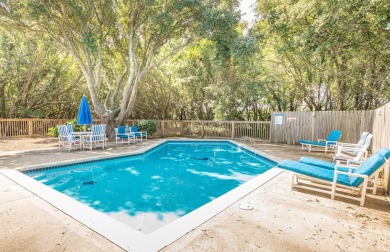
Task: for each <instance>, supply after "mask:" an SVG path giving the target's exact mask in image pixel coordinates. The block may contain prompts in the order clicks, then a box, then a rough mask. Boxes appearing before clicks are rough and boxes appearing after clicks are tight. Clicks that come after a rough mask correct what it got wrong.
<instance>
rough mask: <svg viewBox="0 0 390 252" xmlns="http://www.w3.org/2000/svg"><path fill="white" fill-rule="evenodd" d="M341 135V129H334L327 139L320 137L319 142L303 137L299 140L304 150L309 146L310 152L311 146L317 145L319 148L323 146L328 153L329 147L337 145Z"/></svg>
mask: <svg viewBox="0 0 390 252" xmlns="http://www.w3.org/2000/svg"><path fill="white" fill-rule="evenodd" d="M341 135H342V134H341V131H340V130H332V132H330V134H329V136H328V138H327V139H318V140H317V142H315V141H310V140H302V139H301V140H299V142H300V143H301V144H302V150H303V149H304V147H307V148H308V149H309V152H310V151H311V147H312V146H315V147H318V148H323V149H324V150H325V153H326V152H327V151H328V148H329V147H335V146H336V145H337V142H338V141H339V139H340V138H341Z"/></svg>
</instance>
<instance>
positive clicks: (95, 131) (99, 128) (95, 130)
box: [83, 124, 106, 150]
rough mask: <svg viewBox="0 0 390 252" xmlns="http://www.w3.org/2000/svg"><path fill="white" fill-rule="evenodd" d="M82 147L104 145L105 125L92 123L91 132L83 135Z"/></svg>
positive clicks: (90, 147)
mask: <svg viewBox="0 0 390 252" xmlns="http://www.w3.org/2000/svg"><path fill="white" fill-rule="evenodd" d="M83 137H84V141H83V144H84V148H89V149H91V150H92V148H94V147H102V148H103V149H104V146H105V145H106V125H105V124H99V125H92V127H91V134H89V135H84V136H83Z"/></svg>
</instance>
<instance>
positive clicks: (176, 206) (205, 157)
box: [0, 140, 280, 251]
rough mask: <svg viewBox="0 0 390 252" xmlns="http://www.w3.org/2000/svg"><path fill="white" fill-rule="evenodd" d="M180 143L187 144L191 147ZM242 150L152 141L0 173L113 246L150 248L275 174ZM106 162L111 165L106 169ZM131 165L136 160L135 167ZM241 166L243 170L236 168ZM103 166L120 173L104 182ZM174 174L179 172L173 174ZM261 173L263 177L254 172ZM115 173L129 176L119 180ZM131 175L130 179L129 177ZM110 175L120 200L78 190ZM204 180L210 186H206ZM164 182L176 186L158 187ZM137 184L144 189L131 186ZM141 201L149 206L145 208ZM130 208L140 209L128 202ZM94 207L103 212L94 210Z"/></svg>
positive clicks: (97, 185) (268, 163)
mask: <svg viewBox="0 0 390 252" xmlns="http://www.w3.org/2000/svg"><path fill="white" fill-rule="evenodd" d="M221 146H223V147H226V148H222V147H221ZM183 148H184V151H183ZM187 148H191V151H189V149H187ZM249 149H250V151H249V150H247V149H246V148H243V147H241V146H240V144H236V143H235V142H233V141H215V140H214V141H180V140H175V141H166V140H165V141H164V140H163V141H161V140H160V141H158V142H157V143H155V144H151V145H150V146H148V147H146V148H141V149H139V150H137V151H136V152H133V153H132V155H126V156H123V155H121V156H114V155H113V157H111V158H100V160H87V159H85V160H83V162H80V161H78V162H74V161H70V162H68V164H56V165H55V166H53V165H50V166H48V165H40V166H35V167H24V168H23V170H24V174H22V173H19V172H17V171H14V170H5V171H4V170H3V171H0V172H1V173H3V174H4V175H6V176H7V177H9V178H10V179H12V180H14V181H15V182H17V183H18V184H20V185H22V186H23V187H25V188H26V189H28V190H30V191H31V192H33V193H34V194H36V195H38V196H39V197H41V198H42V199H44V200H46V201H47V202H49V203H50V204H52V205H54V206H56V207H57V208H58V209H60V210H62V211H63V212H65V213H67V214H68V215H70V216H72V217H73V218H75V219H76V220H78V221H80V222H81V223H83V224H85V225H86V226H88V227H90V228H91V229H93V230H95V231H96V232H98V233H100V234H101V235H103V236H104V237H106V238H107V239H109V240H111V241H112V242H114V243H116V244H117V245H119V246H120V247H122V248H124V249H129V250H133V249H134V250H147V251H155V250H159V249H161V248H162V247H164V246H166V245H168V244H169V243H171V242H173V241H175V240H176V239H178V238H179V237H180V236H182V235H184V234H185V233H187V232H189V231H191V230H192V229H193V228H195V227H196V226H198V225H200V224H201V223H203V222H205V221H206V220H208V219H210V218H211V217H213V216H214V215H216V214H218V213H219V212H220V211H222V210H224V209H225V208H226V207H228V206H229V205H231V204H233V203H234V202H236V201H237V200H239V199H240V198H242V197H244V196H245V195H246V194H248V193H249V192H251V191H253V190H254V189H256V188H257V187H259V186H261V185H262V184H264V183H265V182H267V181H268V180H270V179H271V178H273V177H274V176H276V175H277V174H279V173H280V170H277V169H270V170H269V168H270V167H272V166H273V165H274V164H275V162H273V161H272V160H270V159H267V158H264V157H263V156H262V155H263V153H261V152H259V151H258V150H256V149H253V148H250V147H249ZM233 156H234V157H233ZM125 160H127V161H125ZM165 161H169V162H167V163H166V162H165ZM75 163H76V164H75ZM106 163H111V165H108V166H106V165H105V164H106ZM126 163H127V164H126ZM136 164H144V165H143V166H142V165H141V166H139V167H136ZM167 164H169V165H167ZM172 164H173V165H172ZM221 165H230V168H227V169H226V168H225V169H223V168H222V166H221ZM245 166H247V168H248V169H247V170H245V169H244V168H243V167H245ZM107 170H113V171H115V172H116V173H117V174H120V175H119V177H117V178H116V179H112V178H111V179H109V176H108V174H107V173H109V172H108V171H107ZM174 171H178V172H179V173H178V174H174V173H173V172H174ZM115 172H114V173H115ZM263 172H264V174H262V175H260V176H257V175H258V174H261V173H263ZM25 174H28V175H29V176H33V177H35V178H37V179H38V180H41V181H42V182H44V183H47V184H48V185H49V186H52V188H51V187H50V188H49V187H48V186H45V185H43V184H41V183H40V182H37V181H36V180H34V179H32V178H31V177H28V176H26V175H25ZM123 174H126V175H128V176H130V178H132V179H131V180H129V179H124V176H122V175H123ZM134 178H135V179H138V181H133V180H134ZM144 178H149V179H150V183H151V184H150V183H149V184H148V183H146V182H145V181H146V180H145V179H144ZM194 178H197V179H194ZM185 179H187V182H185V181H186V180H185ZM205 179H209V181H208V182H207V180H205ZM112 180H114V181H115V180H119V181H120V183H119V186H113V187H112V188H111V189H110V190H109V191H111V193H114V195H115V196H114V198H115V197H117V198H118V199H119V200H118V201H122V203H123V202H124V203H125V204H122V205H119V204H117V203H115V204H113V203H107V202H103V201H104V200H102V199H100V200H99V199H88V197H85V195H83V194H80V192H82V191H91V194H92V195H93V194H96V195H99V194H104V193H107V192H104V189H103V188H107V187H106V186H105V185H111V184H112ZM195 180H198V182H199V181H200V182H201V185H200V186H197V185H191V183H190V182H193V181H195ZM129 181H131V183H129ZM188 181H189V182H188ZM246 181H247V182H246ZM221 182H227V184H228V186H227V187H226V188H225V189H224V190H220V187H224V186H220V183H221ZM244 182H245V183H244ZM67 184H71V185H73V187H74V189H76V190H73V191H72V190H71V189H69V188H68V186H66V185H67ZM207 184H210V185H211V186H214V187H210V188H208V189H207V187H206V185H207ZM166 185H167V186H171V187H172V188H176V189H171V190H169V189H163V186H166ZM177 185H184V186H185V188H187V189H177V187H176V186H177ZM120 186H125V187H124V188H121V187H120ZM71 187H72V186H71ZM53 188H56V190H58V191H56V190H54V189H53ZM77 188H79V189H77ZM140 188H142V189H143V190H144V189H145V190H144V191H142V190H139V189H140ZM92 189H93V190H92ZM195 189H198V190H199V191H195ZM77 190H79V191H80V192H78V191H77ZM59 191H62V192H64V193H60V192H59ZM129 192H130V193H129ZM137 193H138V194H137ZM65 194H67V195H69V196H71V197H69V196H66V195H65ZM131 196H135V197H131ZM198 196H199V198H198ZM105 198H107V197H104V199H105ZM75 199H76V200H75ZM141 199H142V200H144V201H145V199H146V201H147V202H148V201H149V203H150V202H152V204H151V205H149V206H145V205H143V204H145V202H142V200H141ZM174 199H175V200H177V199H190V205H185V204H184V203H182V202H175V201H174ZM164 200H165V202H164ZM81 202H83V203H81ZM86 204H87V205H89V206H87V205H86ZM202 204H203V205H202ZM123 205H124V206H123ZM137 205H138V206H139V205H141V206H143V208H142V207H141V208H139V207H135V206H137ZM111 206H114V207H111ZM198 206H199V207H198ZM100 208H102V209H104V208H106V209H108V211H106V212H105V213H102V212H100V211H101V209H100ZM112 208H113V209H112ZM96 209H98V210H99V211H97V210H96ZM145 209H146V210H148V211H146V210H145ZM194 209H195V210H194ZM181 216H182V217H181ZM179 217H180V218H179ZM173 220H174V221H173ZM150 228H151V229H150ZM156 228H157V230H156ZM136 230H139V231H136ZM153 230H155V231H153ZM140 231H141V232H140Z"/></svg>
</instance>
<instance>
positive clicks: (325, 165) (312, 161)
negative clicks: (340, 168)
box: [299, 157, 336, 170]
mask: <svg viewBox="0 0 390 252" xmlns="http://www.w3.org/2000/svg"><path fill="white" fill-rule="evenodd" d="M299 162H301V163H304V164H309V165H314V166H318V167H321V168H325V169H331V170H334V167H335V165H336V164H335V163H331V162H326V161H322V160H319V159H316V158H310V157H301V159H300V160H299Z"/></svg>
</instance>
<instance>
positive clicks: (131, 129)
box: [130, 125, 148, 137]
mask: <svg viewBox="0 0 390 252" xmlns="http://www.w3.org/2000/svg"><path fill="white" fill-rule="evenodd" d="M130 131H131V132H132V133H134V135H136V136H141V137H143V136H147V135H148V134H147V133H146V132H142V131H139V130H138V127H137V126H135V125H133V126H131V127H130Z"/></svg>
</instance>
